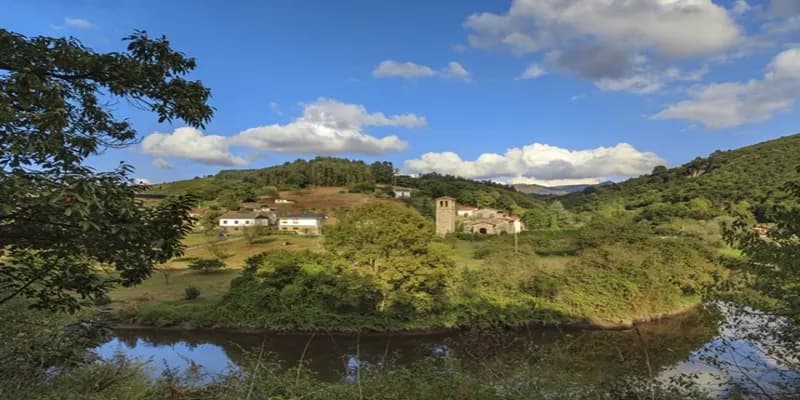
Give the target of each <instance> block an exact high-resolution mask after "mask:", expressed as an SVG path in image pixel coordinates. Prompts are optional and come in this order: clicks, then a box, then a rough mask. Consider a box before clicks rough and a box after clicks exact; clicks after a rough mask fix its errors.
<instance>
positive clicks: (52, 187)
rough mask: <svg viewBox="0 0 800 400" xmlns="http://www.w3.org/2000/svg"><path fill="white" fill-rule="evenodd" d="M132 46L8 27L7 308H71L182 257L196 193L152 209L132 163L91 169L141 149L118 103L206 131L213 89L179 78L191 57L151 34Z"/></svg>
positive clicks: (0, 129) (2, 96)
mask: <svg viewBox="0 0 800 400" xmlns="http://www.w3.org/2000/svg"><path fill="white" fill-rule="evenodd" d="M125 40H126V41H127V42H128V46H127V51H124V52H113V53H104V54H102V53H96V52H94V51H92V50H91V49H89V48H87V47H85V46H83V45H82V44H81V43H80V42H79V41H78V40H77V39H74V38H51V37H44V36H39V37H33V38H28V37H25V36H23V35H19V34H15V33H12V32H9V31H7V30H3V29H0V304H3V303H5V302H7V301H9V300H10V299H13V298H15V297H17V296H23V297H27V298H31V299H34V302H33V303H32V304H33V306H35V307H40V308H49V309H60V310H75V309H77V308H78V307H79V302H78V299H79V298H88V299H91V300H94V299H98V298H102V297H104V296H105V293H106V291H107V290H108V288H109V287H111V286H113V285H115V284H122V285H125V286H128V285H134V284H136V283H139V282H141V281H142V280H143V279H145V278H147V277H148V276H149V275H150V274H151V273H152V271H153V268H154V266H155V265H156V264H158V263H161V262H165V261H167V260H168V259H170V258H172V257H174V256H176V255H179V254H181V252H182V245H181V239H182V238H183V236H184V235H185V234H186V233H187V232H188V231H189V229H190V225H191V222H192V220H191V218H190V217H189V215H188V213H189V209H190V208H191V206H192V204H193V199H192V198H191V197H189V196H183V197H177V198H172V199H169V200H167V201H165V202H163V203H162V204H160V205H158V206H156V207H146V206H144V204H142V203H141V202H140V201H138V200H136V199H134V194H135V193H136V192H137V191H139V190H142V189H143V188H142V187H139V186H136V185H134V184H133V181H132V179H131V178H130V174H131V172H132V168H131V167H130V166H128V165H126V164H124V163H122V164H120V166H119V167H118V168H117V169H116V170H114V171H110V172H98V171H95V170H94V169H92V168H90V167H88V166H86V165H85V163H84V162H85V160H86V158H87V157H89V156H91V155H93V154H97V153H99V152H102V151H104V150H105V149H107V148H119V147H125V146H128V145H130V144H133V143H135V138H136V130H135V129H134V128H133V127H132V126H131V124H130V123H129V122H128V121H127V120H126V119H124V118H121V117H117V116H115V115H114V113H113V111H114V108H113V102H112V100H116V99H119V100H123V99H124V100H126V101H128V102H129V103H131V104H133V105H135V106H137V107H139V108H142V109H145V110H148V111H152V112H154V113H155V114H156V115H157V119H158V121H159V122H164V121H172V120H175V119H179V120H183V121H185V122H186V123H187V124H189V125H190V126H194V127H199V128H202V127H203V126H204V124H205V123H206V122H208V121H209V119H210V118H211V116H212V114H213V109H212V108H211V107H209V106H208V105H207V104H206V101H207V100H208V98H209V95H210V91H209V90H208V89H207V88H205V87H204V86H203V85H202V83H200V82H199V81H189V80H186V79H184V78H183V76H184V75H186V74H187V73H189V72H190V71H191V70H193V69H194V67H195V60H194V59H193V58H189V57H186V56H184V55H183V54H181V53H179V52H176V51H175V50H173V49H172V48H170V44H169V41H167V39H166V38H164V37H161V38H158V39H152V38H150V37H149V36H148V35H147V34H146V33H145V32H143V31H136V32H134V34H132V35H130V36H128V37H126V38H125ZM98 267H99V268H98ZM103 272H109V273H108V274H105V273H103ZM111 272H113V273H111Z"/></svg>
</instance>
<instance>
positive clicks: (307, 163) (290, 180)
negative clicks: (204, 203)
mask: <svg viewBox="0 0 800 400" xmlns="http://www.w3.org/2000/svg"><path fill="white" fill-rule="evenodd" d="M393 176H394V166H393V165H392V163H390V162H388V161H376V162H374V163H372V164H367V163H365V162H363V161H359V160H348V159H346V158H336V157H315V158H313V159H311V160H303V159H298V160H295V161H292V162H286V163H284V164H282V165H276V166H274V167H267V168H262V169H257V170H225V171H220V173H218V174H217V175H216V176H215V178H217V179H219V180H239V181H242V182H245V183H253V184H257V185H260V186H279V187H281V186H287V187H299V188H304V187H306V186H348V185H352V184H356V183H363V182H370V183H384V184H390V183H392V177H393Z"/></svg>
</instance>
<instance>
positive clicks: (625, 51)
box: [464, 0, 744, 93]
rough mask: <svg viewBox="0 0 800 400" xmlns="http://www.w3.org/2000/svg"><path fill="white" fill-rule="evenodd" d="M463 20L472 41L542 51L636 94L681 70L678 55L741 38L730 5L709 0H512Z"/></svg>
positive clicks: (715, 51) (716, 50)
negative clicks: (503, 7) (507, 5)
mask: <svg viewBox="0 0 800 400" xmlns="http://www.w3.org/2000/svg"><path fill="white" fill-rule="evenodd" d="M741 8H742V6H739V9H741ZM464 26H465V27H466V28H467V30H468V31H469V42H470V44H471V45H472V46H473V47H477V48H484V49H495V48H500V49H507V50H510V51H511V52H514V53H519V54H529V53H545V54H546V55H547V57H546V61H547V64H549V65H550V66H551V67H552V69H555V70H559V71H563V72H567V73H570V74H574V75H577V76H579V77H581V78H584V79H588V80H591V81H593V82H595V84H597V86H598V87H600V88H601V89H604V90H625V91H631V92H639V93H649V92H653V91H656V90H659V89H661V88H662V87H663V86H664V85H665V84H666V83H668V82H671V81H674V80H676V79H675V78H674V77H675V75H678V76H682V75H684V74H685V73H682V72H680V70H679V69H678V68H677V67H675V66H673V64H674V63H675V62H677V61H679V60H685V59H688V58H697V57H710V56H716V55H719V54H722V53H724V52H725V51H727V50H730V49H733V48H735V47H736V46H737V45H739V44H741V43H742V42H743V41H744V36H743V29H742V28H741V27H740V26H739V25H738V24H737V23H736V21H735V20H734V18H733V17H732V16H731V15H730V14H729V11H728V10H726V9H725V8H723V7H721V6H719V5H717V4H715V3H714V2H712V1H711V0H638V1H623V0H582V1H563V0H513V1H512V3H511V7H510V8H509V9H508V11H507V12H505V13H501V14H494V13H478V14H473V15H472V16H470V17H469V18H467V20H466V21H465V22H464ZM642 60H644V61H645V62H642ZM675 71H678V72H677V74H676V72H675ZM678 80H679V79H678Z"/></svg>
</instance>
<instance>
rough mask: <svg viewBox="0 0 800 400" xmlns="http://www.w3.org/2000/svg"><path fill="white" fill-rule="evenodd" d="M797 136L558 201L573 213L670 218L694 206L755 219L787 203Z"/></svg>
mask: <svg viewBox="0 0 800 400" xmlns="http://www.w3.org/2000/svg"><path fill="white" fill-rule="evenodd" d="M798 166H800V135H792V136H786V137H782V138H779V139H775V140H770V141H767V142H763V143H758V144H755V145H752V146H747V147H743V148H740V149H735V150H728V151H715V152H714V153H712V154H711V155H709V156H708V157H703V158H701V157H698V158H696V159H694V160H692V161H691V162H688V163H686V164H684V165H681V166H679V167H676V168H671V169H667V168H665V167H656V168H655V169H654V170H653V172H652V173H651V174H649V175H644V176H641V177H638V178H633V179H629V180H627V181H624V182H621V183H617V184H610V185H607V186H600V187H591V188H587V189H585V190H584V191H582V192H578V193H572V194H567V195H565V196H562V197H560V198H559V200H560V201H561V202H562V203H563V204H564V206H565V207H567V208H568V209H570V210H573V211H593V210H598V209H600V208H602V207H608V206H622V207H624V208H625V209H628V210H642V211H649V212H656V211H658V212H664V213H667V214H669V213H675V212H679V211H680V210H679V209H678V208H681V207H684V206H686V207H690V204H689V203H690V202H692V201H694V203H693V205H695V206H697V205H699V206H701V207H705V206H707V207H708V208H712V209H716V210H721V209H728V208H730V207H731V206H733V205H740V206H744V207H748V208H750V210H751V211H753V212H754V213H755V214H756V217H757V218H758V219H760V220H762V221H763V220H769V213H770V209H771V208H772V207H773V206H774V205H775V204H778V203H780V202H781V201H783V200H784V199H785V198H786V196H787V195H786V193H785V191H784V190H783V186H784V184H785V183H786V182H787V181H789V180H791V179H796V178H797V175H798V172H797V168H798Z"/></svg>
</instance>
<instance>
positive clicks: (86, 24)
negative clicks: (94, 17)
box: [50, 17, 96, 30]
mask: <svg viewBox="0 0 800 400" xmlns="http://www.w3.org/2000/svg"><path fill="white" fill-rule="evenodd" d="M95 27H96V25H95V24H93V23H92V22H91V21H89V20H88V19H83V18H69V17H67V18H64V23H63V24H62V25H50V28H51V29H56V30H59V29H64V28H75V29H91V28H95Z"/></svg>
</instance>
